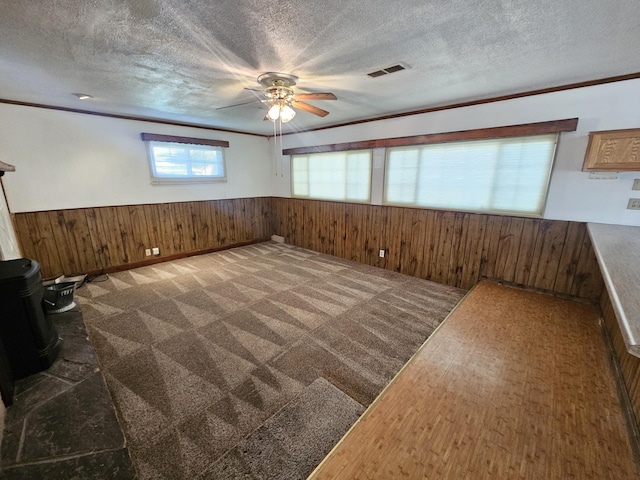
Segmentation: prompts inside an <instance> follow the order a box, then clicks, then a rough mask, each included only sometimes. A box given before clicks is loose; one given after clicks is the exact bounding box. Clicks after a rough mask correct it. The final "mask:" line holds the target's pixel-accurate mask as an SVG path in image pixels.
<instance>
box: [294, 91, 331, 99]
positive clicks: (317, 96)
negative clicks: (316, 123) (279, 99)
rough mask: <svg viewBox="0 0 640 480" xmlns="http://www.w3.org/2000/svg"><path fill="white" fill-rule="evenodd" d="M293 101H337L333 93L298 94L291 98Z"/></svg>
mask: <svg viewBox="0 0 640 480" xmlns="http://www.w3.org/2000/svg"><path fill="white" fill-rule="evenodd" d="M293 98H294V99H295V100H337V99H338V97H336V96H335V95H334V94H333V93H329V92H325V93H298V94H296V95H294V96H293Z"/></svg>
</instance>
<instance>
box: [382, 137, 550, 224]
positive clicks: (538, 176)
mask: <svg viewBox="0 0 640 480" xmlns="http://www.w3.org/2000/svg"><path fill="white" fill-rule="evenodd" d="M557 138H558V135H557V134H546V135H535V136H526V137H510V138H499V139H491V140H475V141H464V142H451V143H440V144H430V145H420V146H409V147H396V148H388V149H387V155H386V164H385V185H384V201H385V204H389V205H407V206H420V207H432V208H441V209H447V210H466V211H478V212H495V213H511V214H518V215H542V211H543V209H544V203H545V199H546V195H547V187H548V183H549V178H550V175H551V167H552V164H553V158H554V153H555V147H556V142H557Z"/></svg>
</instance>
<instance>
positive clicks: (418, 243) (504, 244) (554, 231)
mask: <svg viewBox="0 0 640 480" xmlns="http://www.w3.org/2000/svg"><path fill="white" fill-rule="evenodd" d="M273 202H274V205H273V209H274V215H273V221H274V224H273V233H275V234H277V235H281V236H283V237H285V239H286V242H287V243H291V244H293V245H297V246H300V247H304V248H309V249H311V250H315V251H319V252H322V253H327V254H330V255H335V256H337V257H342V258H347V259H350V260H355V261H358V262H362V263H366V264H369V265H375V266H378V267H382V268H386V269H389V270H394V271H397V272H401V273H404V274H408V275H412V276H415V277H420V278H426V279H429V280H433V281H435V282H439V283H444V284H447V285H452V286H455V287H460V288H464V289H470V288H471V287H472V286H474V285H475V284H476V283H477V282H478V280H479V279H481V278H490V279H498V280H502V281H505V282H508V283H513V284H518V285H524V286H527V287H533V288H537V289H541V290H546V291H551V292H556V293H560V294H566V295H571V296H575V297H580V298H587V299H590V300H593V301H597V300H598V298H599V296H600V294H601V292H602V289H603V281H602V275H601V274H600V270H599V268H598V263H597V260H596V257H595V254H594V251H593V248H592V245H591V240H590V238H589V235H588V234H587V231H586V225H585V224H584V223H579V222H567V221H557V220H542V219H534V218H521V217H508V216H500V215H481V214H473V213H465V212H449V211H437V210H425V209H416V208H400V207H386V206H377V205H358V204H350V203H339V202H325V201H317V200H304V199H292V198H274V199H273ZM381 249H384V250H385V257H384V258H380V256H379V251H380V250H381Z"/></svg>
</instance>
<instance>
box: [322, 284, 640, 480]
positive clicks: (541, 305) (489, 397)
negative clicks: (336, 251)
mask: <svg viewBox="0 0 640 480" xmlns="http://www.w3.org/2000/svg"><path fill="white" fill-rule="evenodd" d="M309 478H311V479H316V480H319V479H332V480H335V479H350V480H354V479H355V480H357V479H362V480H365V479H366V480H374V479H380V480H382V479H385V480H386V479H395V478H407V479H426V478H433V479H456V480H457V479H467V478H468V479H484V478H492V479H513V478H529V479H563V480H564V479H567V478H577V479H598V480H601V479H606V478H611V479H613V478H615V479H619V480H622V479H637V478H639V476H638V469H637V465H636V463H635V459H634V455H633V450H632V446H631V443H630V438H629V434H628V431H627V426H626V424H625V421H624V417H623V413H622V409H621V406H620V401H619V398H618V394H617V390H616V383H615V381H614V376H613V373H612V368H611V365H610V363H609V357H608V353H607V350H606V347H605V343H604V341H603V336H602V331H601V327H600V324H599V316H598V314H597V313H596V311H595V309H594V307H592V306H591V305H588V304H584V303H578V302H574V301H571V300H566V299H560V298H556V297H552V296H548V295H542V294H538V293H535V292H530V291H523V290H519V289H515V288H510V287H505V286H501V285H498V284H494V283H489V282H481V283H480V284H478V285H477V286H476V287H475V288H474V289H473V290H472V291H471V292H470V293H469V294H468V295H467V297H465V299H464V300H463V301H462V302H461V303H460V305H459V306H458V307H457V308H456V309H455V310H454V311H453V312H452V313H451V315H450V316H449V317H448V318H447V320H445V322H444V323H443V324H442V325H441V326H440V327H439V328H438V330H437V331H436V332H435V333H434V334H433V335H432V336H431V338H429V340H428V341H427V342H426V343H425V344H424V345H423V346H422V347H421V349H420V350H419V351H418V353H417V354H416V355H415V356H414V357H413V358H412V359H411V360H410V361H409V363H408V364H407V365H406V366H405V368H404V369H403V370H402V371H401V372H400V373H399V374H398V375H397V376H396V378H395V379H394V380H393V382H392V383H391V384H390V385H389V386H388V387H387V388H386V389H385V390H384V391H383V392H382V394H381V395H380V396H379V397H378V398H377V399H376V401H375V402H374V403H373V404H372V405H371V406H370V407H369V409H367V411H366V412H365V413H364V415H363V416H362V417H361V419H360V420H359V421H358V422H357V423H356V424H355V425H354V426H353V427H352V428H351V430H349V432H348V433H347V434H346V435H345V437H344V438H343V439H342V440H341V441H340V442H339V443H338V445H336V447H335V448H334V449H333V450H332V451H331V453H330V454H329V455H328V456H327V458H325V460H324V461H323V462H322V463H321V464H320V465H319V466H318V468H317V469H316V470H315V471H314V472H313V473H312V475H311V476H310V477H309Z"/></svg>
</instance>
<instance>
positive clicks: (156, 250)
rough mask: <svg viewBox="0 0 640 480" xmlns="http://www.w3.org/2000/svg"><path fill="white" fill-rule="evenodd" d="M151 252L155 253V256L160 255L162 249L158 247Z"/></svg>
mask: <svg viewBox="0 0 640 480" xmlns="http://www.w3.org/2000/svg"><path fill="white" fill-rule="evenodd" d="M151 250H152V251H153V254H154V255H160V249H159V248H158V247H153V248H152V249H151Z"/></svg>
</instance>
